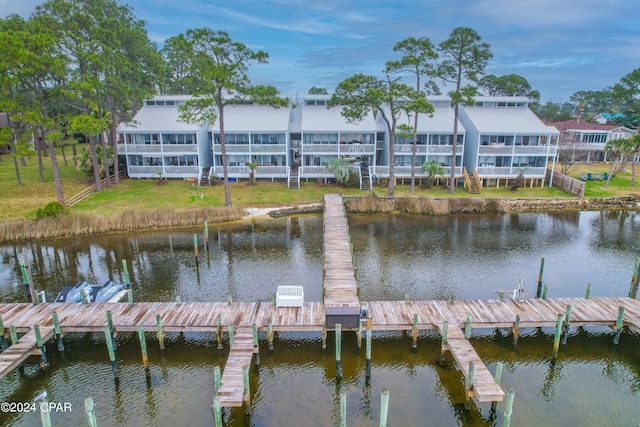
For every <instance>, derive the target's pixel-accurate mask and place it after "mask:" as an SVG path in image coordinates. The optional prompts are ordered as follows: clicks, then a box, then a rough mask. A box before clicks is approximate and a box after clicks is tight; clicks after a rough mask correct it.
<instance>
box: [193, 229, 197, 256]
mask: <svg viewBox="0 0 640 427" xmlns="http://www.w3.org/2000/svg"><path fill="white" fill-rule="evenodd" d="M193 256H194V257H195V258H196V261H197V260H198V235H197V234H194V235H193Z"/></svg>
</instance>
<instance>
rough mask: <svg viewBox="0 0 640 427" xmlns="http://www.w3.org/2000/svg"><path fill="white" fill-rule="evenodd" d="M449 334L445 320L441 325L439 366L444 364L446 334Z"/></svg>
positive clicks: (446, 346)
mask: <svg viewBox="0 0 640 427" xmlns="http://www.w3.org/2000/svg"><path fill="white" fill-rule="evenodd" d="M448 332H449V322H447V321H446V320H445V321H444V322H443V323H442V344H440V364H441V365H443V364H444V355H445V353H446V351H447V350H448V348H449V346H448V344H447V334H448Z"/></svg>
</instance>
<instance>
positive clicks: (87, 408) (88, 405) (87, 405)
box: [84, 396, 98, 427]
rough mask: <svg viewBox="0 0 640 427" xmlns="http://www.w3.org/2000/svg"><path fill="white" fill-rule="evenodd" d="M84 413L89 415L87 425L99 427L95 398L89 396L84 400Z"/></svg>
mask: <svg viewBox="0 0 640 427" xmlns="http://www.w3.org/2000/svg"><path fill="white" fill-rule="evenodd" d="M84 412H85V413H86V414H87V423H88V424H89V427H98V420H97V419H96V405H95V403H94V401H93V397H91V396H89V397H87V398H85V399H84Z"/></svg>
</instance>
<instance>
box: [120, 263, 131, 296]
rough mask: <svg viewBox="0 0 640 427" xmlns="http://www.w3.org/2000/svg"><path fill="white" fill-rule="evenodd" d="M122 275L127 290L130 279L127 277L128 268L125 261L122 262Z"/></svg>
mask: <svg viewBox="0 0 640 427" xmlns="http://www.w3.org/2000/svg"><path fill="white" fill-rule="evenodd" d="M122 275H123V276H124V284H125V287H126V288H127V289H129V288H130V287H131V278H130V277H129V268H128V267H127V260H126V259H123V260H122Z"/></svg>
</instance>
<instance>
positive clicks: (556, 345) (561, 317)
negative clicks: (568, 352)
mask: <svg viewBox="0 0 640 427" xmlns="http://www.w3.org/2000/svg"><path fill="white" fill-rule="evenodd" d="M563 320H564V314H562V313H559V314H558V320H557V322H556V333H555V335H554V337H553V352H552V354H551V359H552V360H553V361H555V360H556V359H557V358H558V348H559V347H560V335H561V333H562V322H563Z"/></svg>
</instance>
